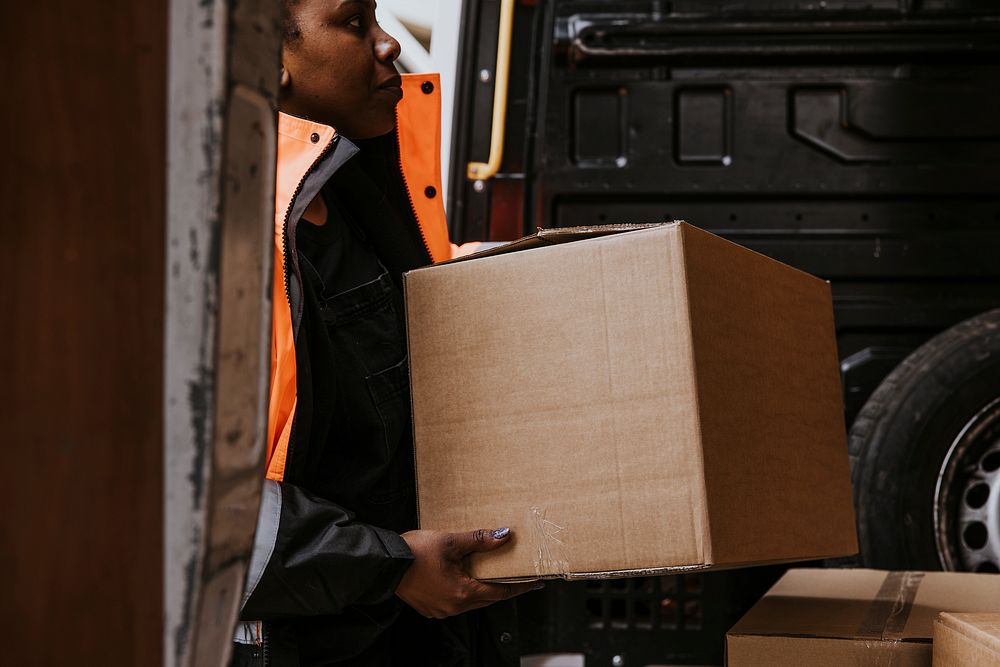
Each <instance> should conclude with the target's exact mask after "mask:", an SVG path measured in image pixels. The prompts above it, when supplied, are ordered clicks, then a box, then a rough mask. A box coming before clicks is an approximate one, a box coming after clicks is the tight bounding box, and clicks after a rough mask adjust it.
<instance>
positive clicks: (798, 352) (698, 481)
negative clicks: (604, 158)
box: [405, 223, 856, 580]
mask: <svg viewBox="0 0 1000 667" xmlns="http://www.w3.org/2000/svg"><path fill="white" fill-rule="evenodd" d="M405 288H406V300H407V318H408V332H409V333H408V335H409V352H410V367H411V383H412V395H413V422H414V439H415V451H416V465H417V482H418V498H419V516H420V525H421V527H422V528H429V529H439V530H447V531H464V530H470V529H474V528H480V527H491V526H510V527H511V528H512V529H513V534H514V538H513V540H512V544H511V545H510V546H509V547H505V548H504V549H502V550H500V551H497V552H491V553H489V554H476V558H475V559H474V560H473V561H472V572H473V574H474V576H476V577H478V578H480V579H492V580H514V579H525V578H526V579H534V578H546V577H564V578H593V577H609V576H629V575H637V574H645V573H651V572H658V573H669V572H674V571H682V570H685V569H696V568H698V569H701V568H718V567H736V566H740V565H746V564H752V563H763V562H776V561H794V560H804V559H815V558H823V557H829V556H838V555H846V554H851V553H854V552H855V551H856V538H855V528H854V514H853V506H852V501H851V492H850V480H849V466H848V460H847V446H846V438H845V429H844V422H843V406H842V398H841V386H840V375H839V364H838V359H837V349H836V339H835V333H834V324H833V309H832V303H831V296H830V287H829V285H828V284H827V283H826V282H824V281H821V280H819V279H817V278H814V277H812V276H809V275H807V274H805V273H802V272H801V271H798V270H795V269H793V268H791V267H788V266H786V265H783V264H781V263H779V262H776V261H773V260H771V259H768V258H767V257H764V256H762V255H759V254H757V253H754V252H751V251H749V250H747V249H745V248H741V247H739V246H737V245H735V244H733V243H730V242H728V241H724V240H722V239H720V238H719V237H717V236H713V235H711V234H708V233H706V232H703V231H701V230H698V229H696V228H694V227H691V226H690V225H687V224H683V223H676V224H666V225H658V226H654V227H649V228H642V229H636V228H633V227H628V226H624V227H610V228H596V229H580V228H577V229H562V230H550V231H543V232H540V233H539V234H536V235H534V236H532V237H528V238H526V239H522V240H521V241H519V242H515V243H513V244H510V245H509V246H506V247H504V248H501V249H499V250H494V251H490V252H487V253H485V254H481V255H478V256H476V255H474V256H471V257H468V258H465V259H464V260H462V261H459V262H456V263H447V264H443V265H437V266H433V267H429V268H426V269H420V270H417V271H413V272H410V273H408V274H407V275H406V278H405Z"/></svg>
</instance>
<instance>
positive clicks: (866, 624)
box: [857, 572, 924, 667]
mask: <svg viewBox="0 0 1000 667" xmlns="http://www.w3.org/2000/svg"><path fill="white" fill-rule="evenodd" d="M923 579H924V573H923V572H889V573H888V574H886V576H885V580H884V581H883V582H882V586H881V588H879V591H878V594H876V596H875V599H874V600H872V603H871V605H869V607H868V611H867V612H866V613H865V617H864V619H863V620H862V621H861V626H860V627H859V628H858V632H857V637H858V638H860V639H863V640H864V642H865V646H866V647H867V648H869V649H870V650H871V653H870V654H869V657H870V658H871V662H870V663H869V664H871V665H872V666H873V667H892V661H893V656H895V655H896V645H897V644H898V643H899V642H900V641H901V640H902V638H903V630H904V629H905V628H906V621H907V619H909V617H910V611H912V610H913V601H914V600H915V599H916V597H917V590H918V589H919V588H920V583H921V582H922V581H923Z"/></svg>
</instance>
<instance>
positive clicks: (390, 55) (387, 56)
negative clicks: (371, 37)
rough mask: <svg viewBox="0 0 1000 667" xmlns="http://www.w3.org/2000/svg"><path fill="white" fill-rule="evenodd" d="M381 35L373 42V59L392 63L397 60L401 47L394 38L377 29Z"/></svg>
mask: <svg viewBox="0 0 1000 667" xmlns="http://www.w3.org/2000/svg"><path fill="white" fill-rule="evenodd" d="M379 32H380V33H381V34H380V35H379V36H378V39H377V40H376V42H375V57H376V58H378V59H379V61H380V62H385V63H394V62H396V60H398V59H399V54H400V52H401V51H402V47H401V46H400V45H399V42H397V41H396V38H395V37H393V36H392V35H390V34H389V33H387V32H386V31H385V30H382V29H381V28H379Z"/></svg>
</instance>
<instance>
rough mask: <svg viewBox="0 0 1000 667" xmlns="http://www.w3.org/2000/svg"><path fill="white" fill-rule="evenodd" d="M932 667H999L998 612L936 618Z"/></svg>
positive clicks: (999, 623) (999, 628) (943, 614)
mask: <svg viewBox="0 0 1000 667" xmlns="http://www.w3.org/2000/svg"><path fill="white" fill-rule="evenodd" d="M934 667H1000V613H997V614H951V613H942V614H941V615H940V616H938V618H937V620H936V621H934Z"/></svg>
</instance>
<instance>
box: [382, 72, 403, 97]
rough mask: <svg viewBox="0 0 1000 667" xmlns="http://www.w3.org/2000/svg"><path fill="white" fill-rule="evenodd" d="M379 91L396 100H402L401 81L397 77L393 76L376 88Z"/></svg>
mask: <svg viewBox="0 0 1000 667" xmlns="http://www.w3.org/2000/svg"><path fill="white" fill-rule="evenodd" d="M378 89H379V90H382V91H385V92H386V93H388V94H389V95H392V96H393V97H395V98H396V99H397V100H399V99H402V98H403V79H401V78H400V77H398V76H394V77H392V78H391V79H389V80H387V81H386V82H385V83H383V84H382V85H381V86H379V87H378Z"/></svg>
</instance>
